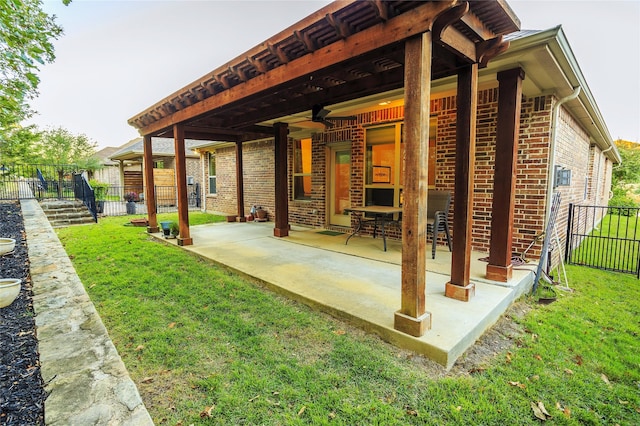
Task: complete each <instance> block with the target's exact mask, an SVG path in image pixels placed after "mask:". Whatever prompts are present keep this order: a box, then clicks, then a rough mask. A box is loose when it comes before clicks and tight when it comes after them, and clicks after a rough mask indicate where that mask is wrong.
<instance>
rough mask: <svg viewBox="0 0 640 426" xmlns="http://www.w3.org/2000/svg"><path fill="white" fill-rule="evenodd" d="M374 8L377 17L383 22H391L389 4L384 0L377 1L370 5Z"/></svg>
mask: <svg viewBox="0 0 640 426" xmlns="http://www.w3.org/2000/svg"><path fill="white" fill-rule="evenodd" d="M369 4H370V5H372V6H373V9H374V11H375V12H376V15H378V18H380V20H381V21H382V22H387V21H388V20H389V9H388V7H387V2H385V1H382V0H375V1H372V2H370V3H369Z"/></svg>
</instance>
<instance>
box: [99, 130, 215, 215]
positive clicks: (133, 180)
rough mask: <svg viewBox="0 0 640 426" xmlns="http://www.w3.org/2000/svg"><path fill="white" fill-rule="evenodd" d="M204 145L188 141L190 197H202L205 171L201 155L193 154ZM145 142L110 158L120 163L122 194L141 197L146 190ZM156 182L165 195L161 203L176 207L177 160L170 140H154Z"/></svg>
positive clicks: (133, 142)
mask: <svg viewBox="0 0 640 426" xmlns="http://www.w3.org/2000/svg"><path fill="white" fill-rule="evenodd" d="M201 143H202V142H201V141H186V143H185V163H186V168H187V169H186V170H187V186H188V191H189V193H190V194H192V193H197V194H198V195H199V194H201V193H202V190H201V188H202V183H203V180H202V171H201V168H202V166H201V164H200V155H199V154H198V153H196V152H195V151H193V148H194V147H195V146H196V145H199V144H201ZM142 144H143V140H142V138H136V139H133V140H131V141H129V142H127V143H126V144H124V145H123V146H122V147H120V148H119V149H118V150H117V151H116V152H114V153H113V154H111V156H110V159H111V160H113V161H117V162H118V164H119V174H120V176H121V182H123V183H124V184H123V187H124V188H123V192H130V191H133V192H136V193H142V192H143V188H144V186H146V182H145V178H144V175H143V167H144V158H143V146H142ZM152 151H153V179H154V184H155V187H156V191H159V192H161V193H162V195H161V197H159V199H158V203H159V204H160V205H162V204H170V205H175V204H176V192H175V187H176V175H175V169H176V157H175V146H174V142H173V139H169V138H153V141H152ZM197 202H198V204H200V201H199V197H198V201H197Z"/></svg>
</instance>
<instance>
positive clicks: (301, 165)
mask: <svg viewBox="0 0 640 426" xmlns="http://www.w3.org/2000/svg"><path fill="white" fill-rule="evenodd" d="M293 199H294V200H311V139H310V138H309V139H301V140H296V141H294V145H293Z"/></svg>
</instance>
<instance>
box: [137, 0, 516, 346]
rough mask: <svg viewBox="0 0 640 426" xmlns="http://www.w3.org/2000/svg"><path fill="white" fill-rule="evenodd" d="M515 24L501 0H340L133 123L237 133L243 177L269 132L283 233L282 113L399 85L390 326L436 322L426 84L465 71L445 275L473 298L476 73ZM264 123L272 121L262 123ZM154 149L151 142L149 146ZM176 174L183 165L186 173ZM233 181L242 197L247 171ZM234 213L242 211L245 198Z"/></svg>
mask: <svg viewBox="0 0 640 426" xmlns="http://www.w3.org/2000/svg"><path fill="white" fill-rule="evenodd" d="M518 29H519V21H518V19H517V17H516V16H515V15H514V14H513V12H512V11H511V10H510V9H509V7H508V5H507V4H506V2H505V1H504V0H495V1H485V0H471V1H468V2H464V1H458V0H450V1H401V0H392V1H380V0H374V1H336V2H334V3H331V4H329V5H328V6H326V7H324V8H322V9H320V10H318V11H317V12H315V13H313V14H311V15H310V16H308V17H307V18H305V19H303V20H302V21H300V22H298V23H297V24H295V25H293V26H291V27H289V28H287V29H285V30H283V31H282V32H280V33H278V34H276V35H274V36H273V37H271V38H270V39H269V40H267V41H265V42H264V43H262V44H260V45H258V46H256V47H255V48H253V49H251V50H249V51H248V52H245V53H244V54H242V55H240V56H238V57H237V58H236V59H234V60H232V61H229V62H228V63H226V64H224V65H222V66H221V67H219V68H217V69H215V70H213V71H212V72H211V73H208V74H207V75H205V76H203V77H202V78H201V79H199V80H196V81H195V82H193V83H192V84H190V85H188V86H187V87H185V88H184V89H182V90H180V91H178V92H176V93H174V94H172V95H170V96H168V97H167V98H165V99H163V100H161V101H160V102H158V103H157V104H155V105H153V106H152V107H150V108H148V109H147V110H145V111H143V112H142V113H140V114H138V115H136V116H134V117H132V118H131V119H130V120H129V123H130V124H131V125H132V126H134V127H136V128H137V129H139V131H140V133H141V134H142V135H143V136H145V140H146V138H150V137H152V136H159V135H163V136H168V135H172V136H173V137H174V138H175V140H176V150H178V149H180V147H181V146H183V145H184V138H186V137H189V138H202V139H208V140H211V139H216V140H225V141H233V142H236V144H237V147H238V149H237V150H236V152H237V156H238V162H237V163H238V172H237V173H238V174H239V175H242V163H241V158H242V157H241V152H242V150H241V149H240V144H241V143H242V142H243V141H246V140H251V138H252V139H259V138H262V137H265V136H267V137H268V136H271V137H273V138H274V144H275V158H274V162H275V178H276V179H275V182H276V187H275V204H276V205H275V207H276V211H275V228H274V234H275V235H276V236H286V235H287V234H288V230H289V224H288V185H287V149H286V147H287V134H288V124H287V122H286V121H285V119H286V117H288V116H293V115H295V114H298V115H300V114H308V113H309V111H310V110H311V107H312V106H313V105H316V104H321V105H332V104H336V103H339V102H346V101H353V100H357V99H360V98H363V97H367V96H370V95H375V94H380V93H384V92H387V91H390V90H394V89H399V88H404V91H405V126H404V129H405V135H404V141H405V150H406V151H407V152H412V155H411V156H407V160H406V161H405V187H404V191H405V197H404V198H405V200H409V201H407V202H406V204H405V205H404V206H403V208H404V211H403V231H402V233H403V234H402V235H403V256H402V257H403V261H402V306H401V309H400V310H399V311H398V313H397V314H396V318H395V326H396V328H397V329H399V330H403V331H405V332H407V333H409V334H412V335H416V336H418V335H421V334H422V333H424V331H425V330H426V329H428V328H429V327H430V321H431V319H430V316H429V315H428V313H427V312H426V311H425V301H424V298H425V294H424V288H425V287H424V284H425V283H424V280H425V268H424V258H425V246H426V240H425V232H426V226H424V225H425V223H424V220H425V217H426V202H427V199H426V193H427V191H426V188H427V182H426V176H427V167H428V161H427V158H428V129H429V107H430V102H429V98H430V85H431V83H430V82H431V81H432V80H436V79H439V78H443V77H447V76H451V75H458V78H459V81H460V85H459V87H458V99H459V101H458V107H459V112H458V129H457V134H458V135H457V139H458V148H457V149H458V150H463V151H464V152H458V153H457V158H456V168H457V170H458V169H459V172H460V173H468V174H469V176H466V178H465V179H466V180H463V179H462V178H460V181H458V179H456V188H455V197H456V198H455V204H454V237H457V238H458V239H459V240H460V239H463V240H461V241H462V242H459V243H458V244H454V256H453V258H454V265H452V280H451V282H450V283H449V284H448V286H451V290H453V291H449V287H448V294H450V295H451V297H455V298H459V299H461V300H468V298H469V297H470V296H471V295H472V289H469V288H467V287H468V284H469V283H468V268H469V261H470V259H469V251H468V247H470V238H469V236H470V229H471V218H470V215H469V210H468V209H469V208H470V206H471V204H472V193H473V191H472V183H473V175H472V174H473V160H472V156H473V152H474V146H475V145H474V144H475V106H474V105H475V101H474V97H475V96H477V72H478V68H479V67H482V66H485V65H486V64H487V62H488V61H489V60H490V59H491V58H492V57H493V56H494V55H496V54H498V53H500V52H501V51H503V50H504V49H505V48H506V46H507V44H506V43H504V42H502V35H503V34H508V33H511V32H513V31H516V30H518ZM509 87H518V85H517V84H516V85H511V86H509ZM515 95H516V94H514V93H511V92H509V93H507V94H505V95H504V96H505V97H507V98H508V97H511V96H515ZM505 99H506V98H505ZM460 100H463V105H460ZM512 115H513V114H507V115H506V116H512ZM279 120H281V121H280V122H279ZM265 122H275V123H276V124H275V125H274V126H273V127H271V128H270V129H268V130H267V129H265V128H264V126H263V123H265ZM509 134H511V133H510V132H504V135H509ZM505 137H507V136H505ZM510 145H512V144H507V143H505V146H510ZM147 146H150V144H146V143H145V147H147ZM413 154H415V155H413ZM145 155H147V153H146V152H145ZM149 155H150V154H149ZM409 157H411V160H410V161H409ZM178 168H180V163H178ZM177 173H178V175H181V174H184V170H180V169H178V170H177ZM237 183H238V188H239V189H238V190H239V193H238V200H241V199H242V181H241V178H240V179H239V180H238V182H237ZM179 184H180V181H179ZM178 192H179V200H178V203H179V204H180V203H181V202H184V205H185V206H186V195H185V194H186V193H184V191H182V192H181V191H180V190H179V191H178ZM183 196H184V197H185V199H184V200H182V197H183ZM147 199H148V200H152V199H153V197H151V196H149V195H148V196H147ZM180 211H181V210H180ZM186 214H187V213H186V210H185V213H184V216H183V214H182V213H180V222H181V236H180V238H179V242H181V243H183V244H188V243H191V241H190V238H189V234H188V226H187V225H186V224H187V223H188V222H187V217H186ZM238 214H239V215H244V212H243V206H242V205H240V203H239V205H238ZM154 220H155V217H154V218H153V220H152V218H151V215H150V217H149V221H150V224H151V225H156V224H155V222H154ZM504 226H507V225H504ZM183 230H184V232H185V234H184V235H183V234H182V231H183ZM494 258H502V256H494ZM421 259H422V260H421ZM454 268H455V272H454ZM493 270H494V271H495V270H497V271H500V270H501V269H500V268H494V269H493ZM465 271H466V272H465Z"/></svg>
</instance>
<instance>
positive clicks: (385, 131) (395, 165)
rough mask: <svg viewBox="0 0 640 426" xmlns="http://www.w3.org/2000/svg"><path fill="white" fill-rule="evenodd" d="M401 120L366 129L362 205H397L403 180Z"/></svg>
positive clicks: (399, 203)
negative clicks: (363, 203)
mask: <svg viewBox="0 0 640 426" xmlns="http://www.w3.org/2000/svg"><path fill="white" fill-rule="evenodd" d="M402 155H403V145H402V124H401V123H397V124H392V125H390V126H383V127H373V128H370V129H367V133H366V153H365V158H366V160H365V161H366V166H365V205H373V204H375V205H379V206H400V205H401V202H400V193H401V192H402V184H403V180H404V170H403V166H404V165H403V162H402Z"/></svg>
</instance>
